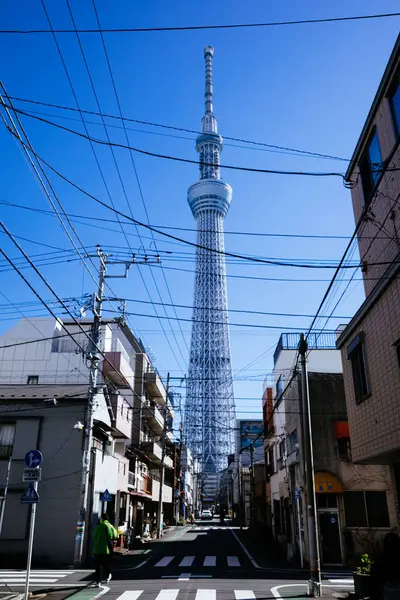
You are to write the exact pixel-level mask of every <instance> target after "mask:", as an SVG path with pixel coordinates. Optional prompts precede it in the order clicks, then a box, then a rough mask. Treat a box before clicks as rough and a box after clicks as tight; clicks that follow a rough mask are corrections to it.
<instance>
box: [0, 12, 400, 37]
mask: <svg viewBox="0 0 400 600" xmlns="http://www.w3.org/2000/svg"><path fill="white" fill-rule="evenodd" d="M398 16H400V13H397V12H395V13H378V14H372V15H354V16H350V17H327V18H323V19H300V20H297V21H269V22H266V23H231V24H224V25H186V26H179V27H178V26H176V27H174V26H172V27H122V28H102V29H78V30H77V31H78V33H150V32H151V33H155V32H160V31H165V32H166V31H199V30H204V29H254V28H259V27H260V28H262V27H283V26H288V25H310V24H320V23H339V22H345V21H362V20H368V19H388V18H392V17H398ZM52 32H54V33H75V29H1V30H0V33H2V34H17V35H20V34H21V35H28V34H37V33H52Z"/></svg>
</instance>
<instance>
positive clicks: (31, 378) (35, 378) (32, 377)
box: [27, 375, 39, 385]
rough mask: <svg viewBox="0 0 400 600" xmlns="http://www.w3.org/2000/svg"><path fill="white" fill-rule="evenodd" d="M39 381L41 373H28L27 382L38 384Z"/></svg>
mask: <svg viewBox="0 0 400 600" xmlns="http://www.w3.org/2000/svg"><path fill="white" fill-rule="evenodd" d="M38 383H39V375H28V380H27V384H28V385H37V384H38Z"/></svg>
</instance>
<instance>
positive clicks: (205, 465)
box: [184, 46, 235, 499]
mask: <svg viewBox="0 0 400 600" xmlns="http://www.w3.org/2000/svg"><path fill="white" fill-rule="evenodd" d="M213 55H214V48H212V47H211V46H206V47H205V48H204V57H205V83H206V85H205V114H204V117H203V119H202V133H201V134H200V135H199V136H198V137H197V139H196V151H197V152H198V153H199V155H200V163H201V164H200V180H199V181H198V182H197V183H195V184H193V185H192V186H191V187H190V188H189V190H188V203H189V206H190V208H191V210H192V213H193V216H194V218H195V219H196V221H197V244H198V246H199V247H198V248H197V249H196V281H195V292H194V309H193V317H192V318H193V322H192V339H191V348H190V363H189V376H188V387H187V397H186V405H185V427H184V431H185V438H186V442H187V444H188V446H189V448H191V450H192V452H193V454H194V456H195V457H196V458H197V460H198V462H199V466H200V471H201V472H202V473H203V475H204V477H203V481H204V484H203V493H204V495H205V499H207V497H209V499H211V496H212V495H213V494H215V492H216V485H217V477H216V473H217V472H218V471H221V470H222V469H224V468H225V467H226V466H227V464H228V463H227V458H228V454H232V453H233V452H234V443H235V435H234V427H235V400H234V395H233V384H232V367H231V354H230V342H229V326H228V313H227V308H228V299H227V289H226V266H225V256H224V254H223V253H222V252H223V251H224V217H225V215H226V214H227V212H228V209H229V205H230V203H231V199H232V188H231V186H230V185H229V184H227V183H225V181H223V180H222V179H221V175H220V168H219V164H220V152H221V150H222V137H221V136H220V135H219V134H218V133H217V119H216V117H215V115H214V112H213V86H212V59H213ZM213 250H215V251H216V252H215V251H214V252H213ZM212 474H215V475H214V476H213V475H212ZM207 488H208V489H207Z"/></svg>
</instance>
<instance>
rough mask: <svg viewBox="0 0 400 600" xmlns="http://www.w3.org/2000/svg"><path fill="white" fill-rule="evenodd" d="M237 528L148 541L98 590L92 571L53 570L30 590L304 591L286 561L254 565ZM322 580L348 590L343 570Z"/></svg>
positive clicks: (144, 594) (227, 596) (152, 599)
mask: <svg viewBox="0 0 400 600" xmlns="http://www.w3.org/2000/svg"><path fill="white" fill-rule="evenodd" d="M235 529H236V528H234V527H231V526H230V525H228V524H226V525H222V526H221V524H220V523H219V521H218V520H216V519H214V520H213V521H198V522H196V524H195V525H193V526H191V527H185V528H182V529H180V528H177V529H176V530H175V531H173V532H171V533H168V534H167V535H165V536H164V537H163V538H162V539H161V540H157V541H153V542H151V543H149V544H147V545H146V547H145V548H144V549H143V551H141V552H140V553H139V554H138V555H136V556H132V557H131V556H129V557H124V558H118V559H114V561H113V569H112V574H113V578H112V580H111V582H110V583H109V584H104V586H103V587H102V588H100V589H98V588H95V587H87V588H85V587H84V586H87V585H88V583H89V582H90V581H91V580H93V572H90V571H69V572H64V571H55V570H54V571H51V570H50V571H47V572H45V571H42V572H40V571H34V573H33V576H34V587H33V588H32V589H34V590H36V591H39V590H42V589H46V588H51V587H52V586H53V589H54V590H56V591H57V592H58V594H57V597H55V598H54V599H52V600H56V598H59V597H60V596H59V594H60V592H61V590H62V589H63V588H66V589H67V588H68V586H72V585H73V584H74V582H75V584H76V585H77V586H78V587H79V586H81V588H82V589H81V590H80V591H78V592H77V593H76V594H75V595H74V596H73V597H72V598H73V600H93V599H94V598H96V600H97V599H99V598H104V600H267V599H270V598H271V599H272V598H278V599H279V598H287V599H289V598H299V597H304V596H305V592H306V585H305V584H306V579H307V573H306V572H304V571H300V570H296V569H289V568H285V565H283V567H282V568H277V566H276V564H275V565H274V566H271V568H267V569H257V568H256V565H255V564H254V561H252V560H251V558H252V557H251V556H249V553H248V551H247V552H246V548H244V547H243V546H242V545H241V544H240V542H239V541H238V538H237V537H235V535H234V532H235ZM21 578H23V573H19V574H16V573H12V572H1V571H0V585H1V582H2V580H3V582H4V581H7V582H9V583H8V586H7V587H8V589H10V588H12V589H14V590H18V591H19V592H21V591H22V590H21V585H22V581H21ZM17 580H18V582H17V583H15V582H16V581H17ZM42 582H43V583H42ZM46 583H48V584H49V585H46ZM323 583H324V585H325V586H326V587H325V588H324V596H325V597H327V598H329V597H332V596H331V594H332V592H333V591H339V590H347V591H350V589H351V587H350V586H351V577H350V575H349V574H348V573H346V572H345V571H343V572H332V573H326V574H325V577H324V582H323ZM328 586H330V587H328ZM333 586H334V587H333ZM2 591H6V589H4V588H3V589H2ZM69 593H71V590H70V592H69ZM49 598H50V597H49Z"/></svg>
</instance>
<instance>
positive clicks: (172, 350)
mask: <svg viewBox="0 0 400 600" xmlns="http://www.w3.org/2000/svg"><path fill="white" fill-rule="evenodd" d="M66 3H67V8H68V11H69V14H70V17H71V21H72V24H73V27H74V31H75V34H76V38H77V41H78V45H79V49H80V52H81V56H82V59H83V62H84V65H85V69H86V72H87V75H88V77H89V81H90V85H91V88H92V92H93V95H94V98H95V101H96V104H97V108H98V110H99V111H101V107H100V102H99V98H98V95H97V92H96V88H95V85H94V81H93V78H92V75H91V72H90V69H89V65H88V62H87V60H86V56H85V53H84V50H83V46H82V43H81V40H80V37H79V33H78V32H77V28H76V25H75V20H74V16H73V13H72V10H71V7H70V4H69V2H68V0H67V2H66ZM42 4H43V7H44V8H45V5H44V0H42ZM45 11H46V9H45ZM46 16H47V19H48V22H49V25H50V27H51V28H52V29H53V27H52V24H51V21H50V18H49V16H48V14H47V11H46ZM53 37H54V40H55V41H56V37H55V35H53ZM102 42H103V49H104V51H105V55H106V60H107V64H108V67H109V70H110V76H111V80H112V82H113V83H114V80H113V75H112V71H111V67H110V64H109V61H108V56H107V52H106V49H105V47H104V40H102ZM56 45H57V49H58V51H59V53H60V56H61V58H62V55H61V50H60V48H59V45H58V43H57V41H56ZM62 61H63V65H64V69H65V71H66V73H67V76H68V78H69V75H68V72H67V70H66V66H65V63H64V60H63V59H62ZM69 80H70V78H69ZM70 85H71V86H72V82H71V81H70ZM114 92H115V94H116V89H115V85H114ZM74 96H75V101H76V104H77V107H78V109H79V111H80V105H79V103H78V100H77V98H76V95H75V94H74ZM117 103H118V104H119V101H118V97H117ZM80 116H81V119H82V122H83V123H84V128H85V131H86V134H87V135H89V132H88V129H87V126H86V124H85V122H84V118H83V115H82V112H81V111H80ZM102 122H103V126H104V131H105V134H106V137H107V140H108V141H109V142H110V138H109V135H108V131H107V128H106V126H105V122H104V119H103V118H102ZM89 141H90V140H89ZM90 146H91V149H92V152H93V154H94V157H95V160H96V163H97V166H98V169H99V171H100V175H101V177H102V180H103V183H104V186H105V189H106V191H107V194H108V197H109V200H110V202H111V204H112V206H113V207H115V204H114V201H113V199H112V196H111V193H110V191H109V188H108V185H107V184H106V180H105V177H104V174H103V172H102V170H101V167H100V163H99V161H98V159H97V155H96V152H95V149H94V146H93V143H92V141H90ZM110 150H111V154H112V158H113V162H114V166H115V168H116V171H117V175H118V178H119V181H120V185H121V188H122V191H123V194H124V197H125V200H126V203H127V206H128V208H129V211H130V212H131V213H132V209H131V205H130V202H129V198H128V194H127V192H126V188H125V184H124V181H123V179H122V175H121V171H120V168H119V165H118V162H117V159H116V156H115V153H114V149H113V147H112V146H110ZM118 221H119V222H120V219H119V218H118ZM120 227H121V231H122V233H123V235H124V237H125V241H126V243H127V245H128V247H129V248H130V249H131V251H132V248H131V246H130V244H129V240H128V238H127V235H126V233H125V230H124V228H123V225H122V223H121V222H120ZM137 233H138V234H139V232H137ZM139 235H140V234H139ZM139 273H140V277H141V279H142V282H143V285H144V287H145V289H146V291H147V294H148V296H149V299H150V300H151V294H150V291H149V290H148V287H147V284H146V281H145V279H144V277H143V274H142V271H141V269H140V268H139ZM151 274H152V277H153V279H154V274H153V271H151ZM155 285H156V287H157V284H156V282H155ZM160 300H161V297H160ZM154 310H155V313H156V314H157V311H156V309H155V307H154ZM169 325H170V328H171V332H172V335H173V336H174V337H175V333H174V331H173V328H172V325H171V323H170V322H169ZM160 326H161V328H162V330H163V331H164V327H163V324H162V322H161V321H160ZM164 333H165V332H164ZM165 338H166V340H167V343H168V345H169V347H170V350H171V352H172V355H173V356H174V358H175V360H176V361H177V364H178V365H179V366H180V364H179V361H178V359H177V357H176V354H175V352H174V349H173V347H172V344H171V342H170V340H169V338H168V336H167V335H166V333H165ZM175 341H176V344H177V347H178V349H179V352H180V353H181V355H182V358H183V359H184V356H183V354H182V351H181V348H180V345H179V344H178V342H177V340H176V338H175Z"/></svg>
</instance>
